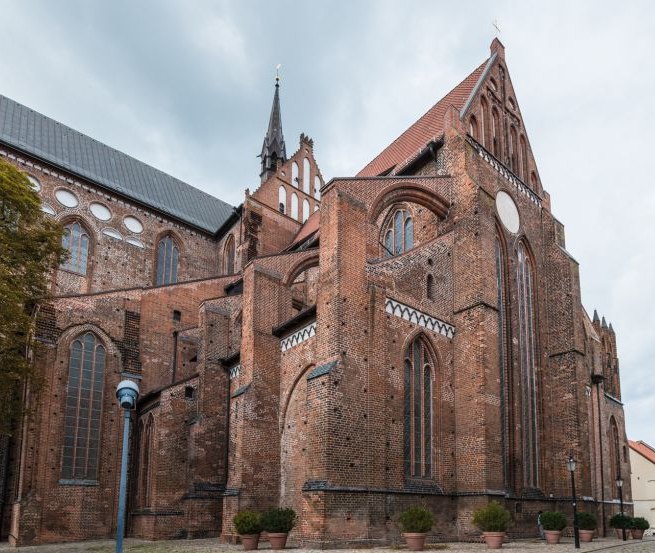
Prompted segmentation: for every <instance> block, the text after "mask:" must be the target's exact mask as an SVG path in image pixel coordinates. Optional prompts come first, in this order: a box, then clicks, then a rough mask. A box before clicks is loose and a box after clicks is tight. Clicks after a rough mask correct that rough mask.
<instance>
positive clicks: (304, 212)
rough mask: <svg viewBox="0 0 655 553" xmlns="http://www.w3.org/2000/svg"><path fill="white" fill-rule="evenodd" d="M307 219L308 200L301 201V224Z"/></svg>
mask: <svg viewBox="0 0 655 553" xmlns="http://www.w3.org/2000/svg"><path fill="white" fill-rule="evenodd" d="M307 219H309V201H308V200H303V201H302V222H303V223H304V222H305V221H306V220H307Z"/></svg>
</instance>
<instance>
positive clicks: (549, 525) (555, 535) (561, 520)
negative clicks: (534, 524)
mask: <svg viewBox="0 0 655 553" xmlns="http://www.w3.org/2000/svg"><path fill="white" fill-rule="evenodd" d="M541 525H542V526H543V528H544V534H545V536H546V543H551V544H555V543H559V540H560V538H561V537H562V530H564V528H566V516H564V513H560V512H559V511H545V512H543V513H541Z"/></svg>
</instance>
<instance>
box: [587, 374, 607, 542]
mask: <svg viewBox="0 0 655 553" xmlns="http://www.w3.org/2000/svg"><path fill="white" fill-rule="evenodd" d="M603 380H605V377H604V376H603V375H602V374H592V375H591V382H592V383H593V384H595V385H596V399H597V403H598V453H599V457H600V459H599V460H600V513H601V515H600V518H601V522H602V525H603V536H606V535H607V527H606V525H605V469H604V467H603V420H602V416H601V411H600V384H601V382H603Z"/></svg>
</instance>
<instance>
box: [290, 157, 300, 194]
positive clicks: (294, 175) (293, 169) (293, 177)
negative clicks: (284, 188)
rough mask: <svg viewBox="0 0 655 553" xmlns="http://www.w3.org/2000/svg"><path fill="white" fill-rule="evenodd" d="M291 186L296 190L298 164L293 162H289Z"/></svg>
mask: <svg viewBox="0 0 655 553" xmlns="http://www.w3.org/2000/svg"><path fill="white" fill-rule="evenodd" d="M291 184H292V185H293V186H295V187H296V188H298V184H299V183H298V164H297V163H296V162H295V161H292V162H291Z"/></svg>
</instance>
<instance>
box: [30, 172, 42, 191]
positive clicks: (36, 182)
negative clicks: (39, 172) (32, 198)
mask: <svg viewBox="0 0 655 553" xmlns="http://www.w3.org/2000/svg"><path fill="white" fill-rule="evenodd" d="M27 180H28V181H30V184H31V185H32V188H34V190H36V191H37V192H41V183H40V182H39V179H37V178H36V177H33V176H32V175H27Z"/></svg>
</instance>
